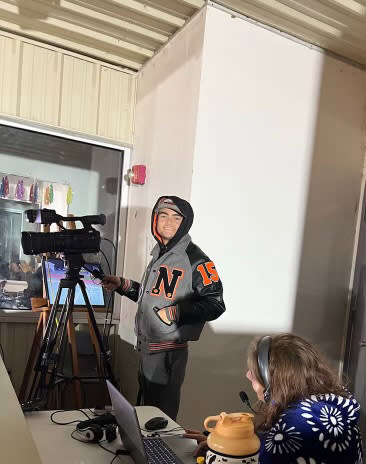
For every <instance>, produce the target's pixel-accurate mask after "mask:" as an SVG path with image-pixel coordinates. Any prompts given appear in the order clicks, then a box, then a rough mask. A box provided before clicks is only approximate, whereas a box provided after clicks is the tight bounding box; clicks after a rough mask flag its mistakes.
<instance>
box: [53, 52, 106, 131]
mask: <svg viewBox="0 0 366 464" xmlns="http://www.w3.org/2000/svg"><path fill="white" fill-rule="evenodd" d="M99 76H100V65H99V64H98V63H93V62H90V61H87V60H83V59H79V58H75V57H73V56H68V55H64V59H63V72H62V90H61V95H62V96H61V119H60V125H61V126H62V127H65V128H67V129H72V130H75V131H78V132H86V133H96V128H97V114H98V91H99Z"/></svg>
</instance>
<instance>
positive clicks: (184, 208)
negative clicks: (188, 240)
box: [151, 195, 194, 253]
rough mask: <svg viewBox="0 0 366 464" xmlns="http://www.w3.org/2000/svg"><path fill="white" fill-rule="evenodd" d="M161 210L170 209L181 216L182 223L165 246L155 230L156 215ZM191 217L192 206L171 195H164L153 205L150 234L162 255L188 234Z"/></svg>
mask: <svg viewBox="0 0 366 464" xmlns="http://www.w3.org/2000/svg"><path fill="white" fill-rule="evenodd" d="M163 208H169V209H172V210H173V211H176V212H177V213H179V214H181V215H182V216H183V221H182V223H181V225H180V226H179V229H178V230H177V233H176V234H175V235H174V237H173V238H172V239H171V240H170V241H169V242H168V244H167V245H166V246H165V245H164V244H163V242H162V241H161V237H160V236H159V234H158V232H157V230H156V225H157V220H158V214H159V211H160V210H161V209H163ZM193 217H194V214H193V209H192V206H191V205H190V204H189V203H188V201H186V200H183V199H182V198H179V197H176V196H173V195H171V196H169V195H164V196H162V197H160V198H159V199H158V201H157V202H156V203H155V206H154V208H153V210H152V215H151V233H152V234H153V236H154V238H155V240H156V241H157V242H158V244H159V246H160V249H161V250H162V251H164V253H165V252H166V251H168V250H170V249H171V248H173V246H174V245H175V244H176V243H178V242H179V240H180V239H181V238H182V237H184V235H186V234H188V232H189V230H190V228H191V227H192V224H193Z"/></svg>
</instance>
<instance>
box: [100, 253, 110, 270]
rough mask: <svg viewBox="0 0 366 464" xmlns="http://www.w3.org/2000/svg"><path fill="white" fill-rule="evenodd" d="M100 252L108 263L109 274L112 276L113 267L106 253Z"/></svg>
mask: <svg viewBox="0 0 366 464" xmlns="http://www.w3.org/2000/svg"><path fill="white" fill-rule="evenodd" d="M100 252H101V253H102V255H103V256H104V259H105V261H106V263H107V266H108V272H109V274H112V270H111V266H110V264H109V261H108V258H107V256H106V254H105V253H104V251H103V250H100Z"/></svg>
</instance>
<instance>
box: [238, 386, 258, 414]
mask: <svg viewBox="0 0 366 464" xmlns="http://www.w3.org/2000/svg"><path fill="white" fill-rule="evenodd" d="M239 396H240V399H241V400H242V402H243V403H244V404H245V405H246V406H248V408H249V409H250V410H251V411H253V412H254V413H255V414H257V411H256V410H255V409H253V408H252V405H251V404H250V401H249V398H248V395H247V394H246V393H245V391H241V392H239Z"/></svg>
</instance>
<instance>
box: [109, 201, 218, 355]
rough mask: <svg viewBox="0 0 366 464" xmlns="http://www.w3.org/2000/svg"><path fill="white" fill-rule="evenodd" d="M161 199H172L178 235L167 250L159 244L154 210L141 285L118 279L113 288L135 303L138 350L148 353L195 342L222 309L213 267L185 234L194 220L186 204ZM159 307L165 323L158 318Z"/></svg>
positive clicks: (188, 205)
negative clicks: (178, 217)
mask: <svg viewBox="0 0 366 464" xmlns="http://www.w3.org/2000/svg"><path fill="white" fill-rule="evenodd" d="M164 198H170V199H172V201H173V202H174V203H175V204H176V205H177V206H178V208H179V209H180V211H181V212H182V213H183V215H184V219H183V221H182V223H181V225H180V227H179V229H178V231H177V233H176V234H175V236H174V237H173V238H172V240H170V241H169V243H168V245H167V246H164V245H163V244H162V243H161V241H160V239H159V236H158V234H157V233H156V230H155V226H156V219H157V218H156V216H157V215H156V213H155V207H156V206H155V207H154V209H153V214H152V221H151V227H152V233H153V235H154V237H155V238H156V240H157V242H158V243H157V244H156V246H155V247H154V248H153V250H152V252H151V255H152V259H151V262H150V263H149V265H148V266H147V269H146V271H145V273H144V276H143V278H142V281H141V283H138V282H135V281H132V280H127V279H121V287H120V288H119V289H118V290H117V291H118V293H120V294H121V295H124V296H126V297H128V298H130V299H132V300H133V301H136V302H137V303H138V310H137V314H136V326H135V330H136V335H137V349H138V350H140V351H143V352H148V353H154V352H158V351H165V350H172V349H179V348H184V347H185V346H186V345H187V341H189V340H198V338H199V336H200V334H201V332H202V329H203V326H204V324H205V322H206V321H212V320H214V319H217V318H218V317H219V316H220V315H221V314H222V313H223V312H224V311H225V304H224V300H223V288H222V283H221V280H220V278H219V275H218V273H217V270H216V267H215V265H214V263H213V262H212V261H211V260H210V258H209V257H208V256H207V255H206V254H205V253H204V252H203V251H202V250H201V249H200V248H199V247H198V246H197V245H195V244H194V243H193V242H192V240H191V237H190V236H189V234H188V231H189V229H190V228H191V226H192V222H193V210H192V207H191V205H190V204H189V203H188V202H187V201H185V200H182V199H180V198H178V197H175V196H170V197H164ZM160 200H161V198H159V200H158V202H159V201H160ZM158 202H157V204H158ZM161 309H164V310H165V314H166V317H167V319H168V320H169V324H168V323H166V322H164V321H163V320H162V319H161V317H159V314H158V311H159V310H161Z"/></svg>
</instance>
